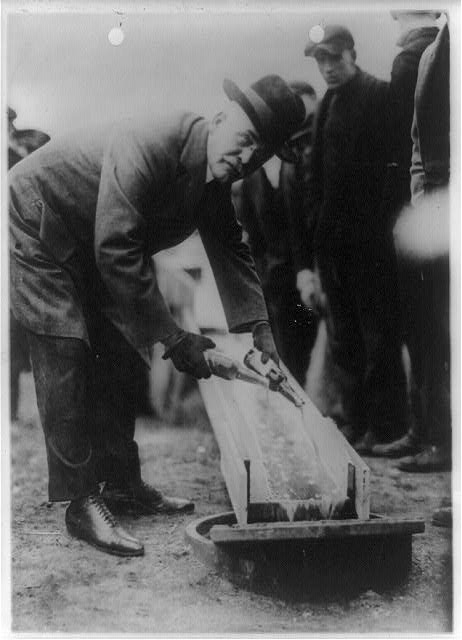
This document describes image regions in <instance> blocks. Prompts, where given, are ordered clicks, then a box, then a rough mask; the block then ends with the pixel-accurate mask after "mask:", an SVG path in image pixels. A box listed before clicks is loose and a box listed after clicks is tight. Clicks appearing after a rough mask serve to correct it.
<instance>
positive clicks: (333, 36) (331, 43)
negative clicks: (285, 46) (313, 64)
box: [305, 24, 355, 57]
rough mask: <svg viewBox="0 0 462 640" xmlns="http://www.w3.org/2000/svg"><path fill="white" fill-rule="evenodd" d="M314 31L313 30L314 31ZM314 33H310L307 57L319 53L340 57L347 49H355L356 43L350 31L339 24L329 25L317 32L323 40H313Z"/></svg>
mask: <svg viewBox="0 0 462 640" xmlns="http://www.w3.org/2000/svg"><path fill="white" fill-rule="evenodd" d="M312 31H313V30H312ZM312 31H310V39H309V40H308V44H307V45H306V47H305V55H306V56H313V57H314V56H315V55H316V52H317V51H327V53H331V54H333V55H338V54H339V53H342V52H343V51H345V49H354V46H355V41H354V40H353V36H352V35H351V33H350V31H349V30H348V29H347V28H346V27H343V26H342V25H339V24H328V25H326V26H325V27H324V28H320V29H319V30H317V31H316V35H318V33H319V35H321V38H320V39H319V40H318V38H316V41H314V40H312V35H314V34H312Z"/></svg>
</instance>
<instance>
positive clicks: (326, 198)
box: [305, 69, 389, 256]
mask: <svg viewBox="0 0 462 640" xmlns="http://www.w3.org/2000/svg"><path fill="white" fill-rule="evenodd" d="M387 105H388V85H387V83H386V82H384V81H381V80H378V79H377V78H374V77H373V76H371V75H369V74H368V73H366V72H364V71H362V70H360V69H358V71H357V73H356V75H355V76H354V77H353V78H352V79H351V80H350V81H349V82H347V83H346V84H345V85H343V86H341V87H340V88H339V89H336V90H328V91H327V92H326V93H325V95H324V97H323V99H322V101H321V104H320V107H319V110H318V113H317V117H316V121H315V134H314V143H313V151H312V156H311V158H312V166H311V177H310V180H309V185H308V189H307V199H306V207H305V211H306V215H307V224H308V230H309V233H308V237H310V238H311V241H312V242H313V243H314V249H315V251H317V250H318V249H319V248H321V247H322V248H323V250H326V249H327V250H330V249H332V248H335V247H339V246H340V247H345V246H358V244H359V245H364V244H370V243H371V242H374V241H375V240H377V239H378V238H379V237H381V236H382V234H383V231H384V225H385V223H386V221H384V220H383V219H380V217H379V216H380V210H379V209H380V207H379V205H380V202H381V198H382V191H383V186H384V178H385V174H386V166H387V156H388V146H387V127H388V122H389V120H388V112H387ZM307 253H308V254H309V255H310V256H312V255H313V251H312V250H310V248H307Z"/></svg>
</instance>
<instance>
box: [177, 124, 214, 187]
mask: <svg viewBox="0 0 462 640" xmlns="http://www.w3.org/2000/svg"><path fill="white" fill-rule="evenodd" d="M187 126H188V130H187V132H186V135H185V139H184V144H183V150H182V152H181V156H180V164H181V166H182V167H183V168H184V169H186V171H187V173H188V174H189V176H190V177H191V178H192V180H193V182H194V184H195V185H197V186H199V185H201V186H204V185H205V176H206V171H207V140H208V136H209V127H210V124H209V122H208V121H207V120H205V119H204V118H202V117H200V116H195V117H194V116H193V119H192V121H191V120H189V121H188V123H187Z"/></svg>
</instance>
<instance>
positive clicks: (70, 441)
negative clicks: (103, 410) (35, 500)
mask: <svg viewBox="0 0 462 640" xmlns="http://www.w3.org/2000/svg"><path fill="white" fill-rule="evenodd" d="M28 342H29V348H30V356H31V362H32V369H33V374H34V381H35V389H36V395H37V405H38V409H39V414H40V420H41V423H42V427H43V431H44V435H45V445H46V451H47V459H48V476H49V483H48V492H49V498H50V500H52V501H60V500H75V499H77V498H80V497H84V496H87V495H89V494H90V493H92V492H93V491H94V490H95V488H96V487H97V479H96V472H95V460H94V457H93V455H92V447H91V441H90V433H89V431H90V420H89V405H88V398H89V379H90V375H89V372H90V369H91V361H90V356H89V350H88V348H87V346H86V345H85V343H84V342H82V341H81V340H77V339H73V338H56V337H51V336H42V335H37V334H34V333H31V332H28Z"/></svg>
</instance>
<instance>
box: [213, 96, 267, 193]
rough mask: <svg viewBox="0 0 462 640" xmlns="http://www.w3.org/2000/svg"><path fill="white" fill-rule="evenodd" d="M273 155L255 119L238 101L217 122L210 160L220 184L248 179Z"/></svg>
mask: <svg viewBox="0 0 462 640" xmlns="http://www.w3.org/2000/svg"><path fill="white" fill-rule="evenodd" d="M271 155H272V152H271V151H270V150H269V149H268V147H266V146H265V145H264V144H263V143H262V142H261V140H260V137H259V135H258V133H257V130H256V129H255V127H254V125H253V124H252V122H251V120H250V119H249V118H248V116H247V115H246V113H245V112H244V111H243V110H242V109H241V108H240V107H239V105H238V104H236V103H235V102H231V103H230V104H229V106H227V107H226V110H225V111H223V112H221V113H219V114H218V115H217V116H215V118H214V119H213V121H212V124H211V127H210V133H209V138H208V142H207V161H208V165H209V167H210V171H211V172H212V175H213V177H214V178H215V180H217V181H218V182H224V183H226V182H234V181H235V180H240V179H241V178H244V177H245V176H247V175H249V174H250V173H252V172H253V171H255V170H256V169H258V167H260V166H261V165H262V164H263V163H264V162H266V161H267V160H268V158H270V157H271Z"/></svg>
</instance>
